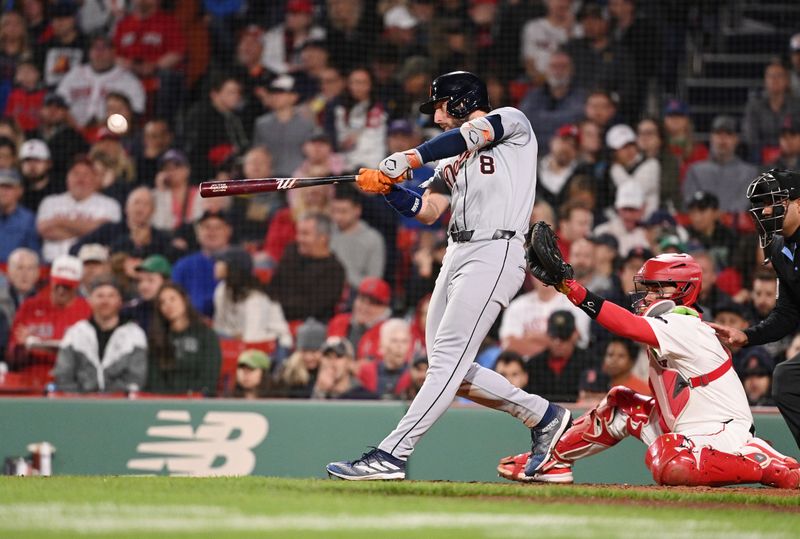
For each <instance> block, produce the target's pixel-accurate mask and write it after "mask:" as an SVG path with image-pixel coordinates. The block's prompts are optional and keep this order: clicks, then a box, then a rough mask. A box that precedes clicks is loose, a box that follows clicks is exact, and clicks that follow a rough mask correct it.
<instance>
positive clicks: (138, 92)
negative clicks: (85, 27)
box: [56, 35, 145, 129]
mask: <svg viewBox="0 0 800 539" xmlns="http://www.w3.org/2000/svg"><path fill="white" fill-rule="evenodd" d="M56 91H57V92H58V94H59V95H61V96H62V97H63V98H64V99H65V100H66V101H67V103H69V111H70V114H71V115H72V117H73V118H74V119H75V123H76V124H77V125H78V126H79V127H81V128H84V129H85V128H87V127H92V126H96V125H98V124H102V123H104V122H105V120H106V117H107V116H108V115H107V113H106V95H108V94H109V93H111V92H116V93H119V94H122V95H124V96H126V97H127V98H128V100H129V101H130V103H131V105H132V107H133V110H134V111H135V112H136V113H137V114H143V113H144V111H145V93H144V88H143V87H142V83H141V82H140V81H139V79H138V78H136V75H134V74H133V73H131V72H130V71H128V70H127V69H125V68H124V67H122V66H120V65H116V64H115V55H114V45H113V44H112V43H111V41H110V40H109V39H108V38H107V37H105V36H103V35H97V36H94V37H93V38H92V40H91V46H90V48H89V62H88V63H86V64H83V65H81V64H79V63H76V64H75V65H74V67H73V68H72V69H71V70H70V71H69V73H67V74H66V76H64V78H63V79H62V80H61V81H60V83H59V84H58V89H57V90H56Z"/></svg>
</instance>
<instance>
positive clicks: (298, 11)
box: [261, 0, 325, 74]
mask: <svg viewBox="0 0 800 539" xmlns="http://www.w3.org/2000/svg"><path fill="white" fill-rule="evenodd" d="M322 39H325V29H324V28H322V27H320V26H317V25H316V24H314V5H313V2H312V1H311V0H289V1H288V2H287V3H286V16H285V18H284V20H283V22H281V23H279V24H277V25H275V26H273V27H272V28H270V29H269V30H268V31H267V32H265V33H264V37H263V43H264V53H263V55H262V56H261V63H262V64H263V65H264V66H265V67H266V68H267V69H269V70H270V71H272V72H273V73H278V74H284V73H292V72H293V71H296V70H297V69H298V68H299V67H300V51H301V50H302V48H303V45H304V44H305V43H306V42H308V41H312V40H322Z"/></svg>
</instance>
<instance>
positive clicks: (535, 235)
mask: <svg viewBox="0 0 800 539" xmlns="http://www.w3.org/2000/svg"><path fill="white" fill-rule="evenodd" d="M557 239H558V238H556V234H555V232H553V229H551V228H550V225H548V224H547V223H545V222H544V221H539V222H537V223H534V225H533V226H532V227H531V228H530V230H528V234H527V235H526V236H525V240H526V241H527V256H528V268H529V269H530V270H531V273H532V274H533V276H534V277H536V278H537V279H539V280H540V281H542V282H543V283H544V284H547V285H550V286H558V285H559V284H561V283H562V282H563V281H564V280H565V279H572V278H573V276H574V272H573V271H572V266H570V265H569V264H567V263H566V262H564V259H563V258H562V257H561V251H560V250H559V249H558V243H557V242H556V240H557Z"/></svg>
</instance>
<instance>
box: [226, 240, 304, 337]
mask: <svg viewBox="0 0 800 539" xmlns="http://www.w3.org/2000/svg"><path fill="white" fill-rule="evenodd" d="M216 259H217V262H216V264H215V265H214V278H215V279H217V280H218V281H219V284H217V287H216V289H215V290H214V325H213V327H214V331H216V332H217V334H219V335H220V336H221V337H228V338H233V339H238V340H241V341H244V342H245V343H258V342H265V341H274V342H276V344H277V345H278V346H281V347H283V348H284V349H287V350H288V349H290V348H291V347H292V334H291V332H290V331H289V325H288V324H287V323H286V318H284V316H283V309H282V308H281V306H280V304H278V303H276V302H274V301H272V300H271V299H270V298H269V296H267V295H266V294H265V293H264V291H263V290H262V288H263V286H262V284H261V282H260V281H259V280H258V279H256V278H255V276H254V275H253V259H252V257H251V256H250V253H248V252H247V251H245V250H244V249H241V248H237V247H231V248H229V249H227V250H226V251H223V252H222V253H220V254H218V255H217V256H216Z"/></svg>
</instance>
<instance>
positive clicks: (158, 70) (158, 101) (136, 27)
mask: <svg viewBox="0 0 800 539" xmlns="http://www.w3.org/2000/svg"><path fill="white" fill-rule="evenodd" d="M113 39H114V48H115V49H116V52H117V63H118V64H119V65H121V66H122V67H123V68H125V69H129V70H131V71H133V73H134V74H135V75H136V76H137V77H139V78H140V79H141V80H142V82H143V86H144V87H145V90H146V91H147V92H151V93H153V94H154V96H155V105H154V107H153V108H154V112H155V114H157V115H158V116H164V117H167V118H171V117H172V115H173V114H174V113H175V112H176V111H177V110H178V108H179V107H178V105H179V104H180V99H181V94H182V90H183V85H184V80H183V79H184V77H183V73H182V72H181V63H182V62H183V61H184V58H185V54H186V42H185V39H184V35H183V32H182V31H181V27H180V25H179V24H178V21H177V20H176V19H175V18H174V17H173V16H172V15H170V14H168V13H167V12H165V11H163V10H162V9H161V0H149V1H147V2H136V3H134V5H133V8H132V9H131V11H130V12H129V14H128V15H126V16H124V17H123V18H122V20H120V21H119V23H118V24H117V25H116V27H115V28H114V38H113Z"/></svg>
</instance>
